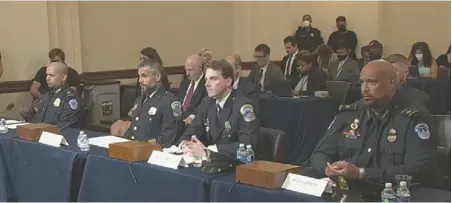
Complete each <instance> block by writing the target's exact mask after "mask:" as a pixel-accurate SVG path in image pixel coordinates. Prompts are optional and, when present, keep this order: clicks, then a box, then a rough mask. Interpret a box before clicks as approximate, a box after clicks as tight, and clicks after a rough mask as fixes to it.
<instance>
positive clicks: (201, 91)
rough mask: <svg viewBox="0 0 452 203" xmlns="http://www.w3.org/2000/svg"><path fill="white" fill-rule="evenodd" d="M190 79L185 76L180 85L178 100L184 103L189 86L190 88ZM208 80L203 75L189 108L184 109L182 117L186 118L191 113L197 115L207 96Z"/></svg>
mask: <svg viewBox="0 0 452 203" xmlns="http://www.w3.org/2000/svg"><path fill="white" fill-rule="evenodd" d="M190 82H191V81H190V80H189V79H188V78H184V79H183V80H182V81H181V83H180V85H179V92H178V93H177V98H178V100H179V101H180V102H181V103H182V104H184V99H185V95H186V93H187V90H188V88H190ZM205 84H206V80H205V79H204V75H202V76H201V80H200V81H199V83H198V86H197V87H196V89H195V91H194V93H193V96H192V98H191V101H190V105H189V107H188V108H187V109H184V110H183V113H182V117H183V118H184V119H185V118H187V117H188V116H189V115H192V114H193V115H196V110H197V108H198V106H199V104H200V103H201V101H202V99H203V98H204V97H206V96H207V91H206V86H205Z"/></svg>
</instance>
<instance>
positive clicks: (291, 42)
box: [283, 36, 298, 46]
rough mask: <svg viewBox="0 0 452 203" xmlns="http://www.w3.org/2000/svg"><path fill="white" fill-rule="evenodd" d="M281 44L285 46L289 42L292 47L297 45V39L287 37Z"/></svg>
mask: <svg viewBox="0 0 452 203" xmlns="http://www.w3.org/2000/svg"><path fill="white" fill-rule="evenodd" d="M283 42H284V44H287V43H289V42H290V44H292V46H295V45H298V40H297V37H295V36H287V37H286V38H284V40H283Z"/></svg>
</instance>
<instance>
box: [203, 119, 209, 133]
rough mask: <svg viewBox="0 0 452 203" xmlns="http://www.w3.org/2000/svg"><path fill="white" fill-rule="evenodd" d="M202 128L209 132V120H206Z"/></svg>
mask: <svg viewBox="0 0 452 203" xmlns="http://www.w3.org/2000/svg"><path fill="white" fill-rule="evenodd" d="M204 126H205V127H206V132H207V133H208V132H209V130H210V127H209V119H206V122H205V123H204Z"/></svg>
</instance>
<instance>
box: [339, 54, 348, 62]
mask: <svg viewBox="0 0 452 203" xmlns="http://www.w3.org/2000/svg"><path fill="white" fill-rule="evenodd" d="M345 58H347V55H337V59H339V60H340V61H343V60H345Z"/></svg>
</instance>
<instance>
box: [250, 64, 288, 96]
mask: <svg viewBox="0 0 452 203" xmlns="http://www.w3.org/2000/svg"><path fill="white" fill-rule="evenodd" d="M260 70H261V68H260V67H259V66H258V65H257V64H254V66H253V68H252V69H251V72H250V74H249V75H248V78H249V79H250V80H251V81H252V82H253V83H254V84H257V85H260V84H258V83H259V80H260V78H259V72H260ZM273 80H284V74H283V72H282V71H281V68H279V67H278V66H277V65H276V64H274V63H272V62H270V63H269V64H268V66H267V70H266V71H265V75H264V90H265V89H267V88H268V86H269V85H270V83H271V81H273Z"/></svg>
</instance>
